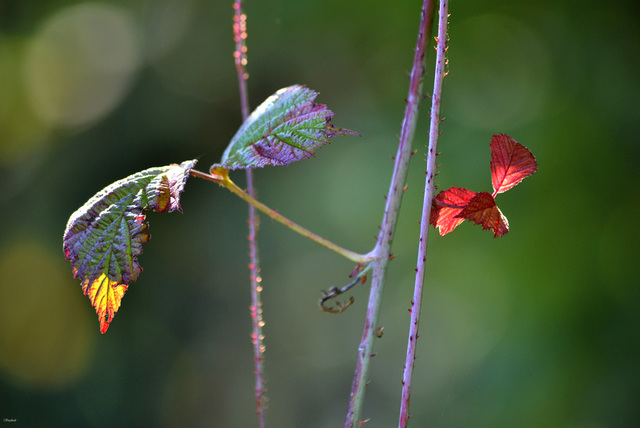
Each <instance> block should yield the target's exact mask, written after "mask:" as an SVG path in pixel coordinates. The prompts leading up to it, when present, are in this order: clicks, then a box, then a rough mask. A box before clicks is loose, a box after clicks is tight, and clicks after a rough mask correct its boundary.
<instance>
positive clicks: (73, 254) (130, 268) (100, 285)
mask: <svg viewBox="0 0 640 428" xmlns="http://www.w3.org/2000/svg"><path fill="white" fill-rule="evenodd" d="M195 163H196V161H195V160H191V161H185V162H183V163H181V164H180V165H176V164H172V165H168V166H163V167H156V168H150V169H147V170H144V171H141V172H138V173H136V174H134V175H130V176H129V177H127V178H124V179H122V180H119V181H116V182H115V183H113V184H111V185H110V186H108V187H106V188H104V189H103V190H101V191H100V192H98V193H97V194H96V195H95V196H94V197H92V198H91V199H90V200H89V201H87V203H85V204H84V205H83V206H82V207H81V208H80V209H78V210H77V211H76V212H75V213H73V214H72V215H71V217H70V218H69V222H68V223H67V229H66V230H65V233H64V242H63V250H64V255H65V258H66V259H67V260H69V261H70V262H71V267H72V268H73V276H74V278H80V280H81V285H82V291H83V292H84V294H86V295H87V296H89V299H90V300H91V303H92V305H93V306H94V307H95V309H96V313H97V314H98V319H99V320H100V331H101V332H102V333H104V332H106V331H107V329H108V328H109V323H110V322H111V320H112V319H113V316H114V314H115V312H117V310H118V308H119V307H120V301H121V300H122V297H123V296H124V292H125V291H126V290H127V288H128V286H129V282H131V281H135V280H136V279H137V278H138V275H140V272H142V268H141V267H140V265H139V264H138V260H137V257H138V256H139V255H140V254H142V244H143V243H145V242H147V241H149V237H150V236H149V234H148V233H147V229H148V228H149V225H148V223H147V222H146V221H145V215H144V213H143V211H144V210H149V209H151V210H153V211H166V212H170V211H175V210H179V211H182V209H181V208H180V194H181V193H182V191H183V190H184V185H185V182H186V180H187V178H188V177H189V172H190V171H191V169H192V168H193V166H194V165H195Z"/></svg>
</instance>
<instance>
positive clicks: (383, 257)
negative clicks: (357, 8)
mask: <svg viewBox="0 0 640 428" xmlns="http://www.w3.org/2000/svg"><path fill="white" fill-rule="evenodd" d="M433 10H434V7H433V1H432V0H424V1H423V4H422V11H421V17H420V28H419V32H418V41H417V43H416V49H415V55H414V59H413V67H412V70H411V79H410V82H409V95H408V97H407V106H406V109H405V114H404V120H403V122H402V131H401V133H400V141H399V144H398V153H397V155H396V157H395V166H394V170H393V175H392V177H391V184H390V187H389V193H388V195H387V204H386V207H385V212H384V218H383V220H382V225H381V226H380V233H379V234H378V240H377V243H376V247H375V249H374V251H373V253H374V254H375V256H376V259H377V260H376V262H374V263H373V275H372V279H371V291H370V293H369V303H368V305H367V314H366V318H365V323H364V328H363V331H362V338H361V340H360V346H359V347H358V362H357V365H356V371H355V374H354V378H353V385H352V387H351V397H350V400H349V408H348V411H347V417H346V420H345V424H344V426H345V428H353V427H355V426H358V425H359V423H360V413H361V411H362V405H363V402H364V394H365V386H366V384H367V378H368V376H369V362H370V361H371V357H372V356H373V345H374V342H375V339H376V337H377V336H376V329H377V323H378V317H379V313H380V306H381V302H382V289H383V285H384V282H385V279H386V270H387V263H388V261H389V259H390V258H391V241H392V239H393V235H394V232H395V227H396V223H397V221H398V212H399V209H400V203H401V201H402V194H403V192H404V183H405V182H406V178H407V172H408V169H409V159H410V158H411V148H412V142H413V137H414V134H415V129H416V123H417V119H418V107H419V104H420V100H421V98H422V82H423V77H424V72H425V57H426V46H427V40H428V38H429V36H430V34H431V27H432V21H433Z"/></svg>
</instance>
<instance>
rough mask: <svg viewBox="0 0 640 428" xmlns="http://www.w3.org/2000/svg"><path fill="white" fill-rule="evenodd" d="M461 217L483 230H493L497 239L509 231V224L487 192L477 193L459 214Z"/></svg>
mask: <svg viewBox="0 0 640 428" xmlns="http://www.w3.org/2000/svg"><path fill="white" fill-rule="evenodd" d="M459 215H460V216H461V217H464V218H465V219H467V220H469V221H472V222H474V223H475V224H479V225H481V226H482V228H483V229H484V230H488V229H491V230H493V237H494V238H497V237H499V236H502V235H504V234H505V233H507V232H508V231H509V222H508V221H507V218H506V217H505V216H504V215H503V214H502V212H501V211H500V209H499V208H498V207H497V206H496V201H495V199H493V196H491V195H490V194H489V193H488V192H478V193H476V195H475V196H474V197H473V198H471V200H470V201H469V203H468V204H467V206H466V207H465V208H464V209H463V210H462V212H461V213H460V214H459Z"/></svg>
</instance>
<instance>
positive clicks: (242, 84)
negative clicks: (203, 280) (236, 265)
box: [233, 0, 266, 428]
mask: <svg viewBox="0 0 640 428" xmlns="http://www.w3.org/2000/svg"><path fill="white" fill-rule="evenodd" d="M246 40H247V15H245V14H244V12H243V10H242V0H234V2H233V41H234V42H235V44H236V47H235V50H234V52H233V57H234V59H235V64H236V72H237V75H238V88H239V90H240V107H241V110H242V121H243V122H244V121H245V120H247V117H249V95H248V91H247V79H248V78H249V75H248V74H247V73H246V72H245V66H246V65H247V44H246ZM246 175H247V193H248V194H249V196H251V197H252V198H255V196H256V191H255V187H254V185H253V171H252V170H251V169H247V173H246ZM248 223H249V236H248V239H249V271H250V278H251V279H250V281H251V323H252V329H251V330H252V331H251V342H252V344H253V362H254V369H253V370H254V374H255V383H256V387H255V399H256V413H257V414H258V419H259V422H260V428H264V427H265V426H266V424H265V417H264V408H265V389H266V388H265V379H264V350H265V346H264V334H263V333H262V327H263V326H264V320H263V319H262V301H261V299H260V292H261V291H262V286H261V285H260V282H261V278H260V264H259V258H258V243H257V237H258V227H259V221H258V215H257V213H256V210H255V207H254V206H253V205H249V217H248Z"/></svg>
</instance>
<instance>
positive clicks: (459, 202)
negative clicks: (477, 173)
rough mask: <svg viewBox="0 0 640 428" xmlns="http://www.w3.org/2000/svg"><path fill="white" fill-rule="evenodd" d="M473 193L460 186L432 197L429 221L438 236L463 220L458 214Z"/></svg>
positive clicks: (449, 230) (444, 233)
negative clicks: (436, 230) (437, 232)
mask: <svg viewBox="0 0 640 428" xmlns="http://www.w3.org/2000/svg"><path fill="white" fill-rule="evenodd" d="M474 196H475V193H474V192H472V191H471V190H469V189H464V188H461V187H451V188H449V189H448V190H443V191H442V192H440V193H438V195H437V196H436V197H435V198H433V203H432V205H431V215H430V218H429V223H430V224H431V225H433V227H435V228H437V229H438V230H439V232H440V236H444V235H446V234H447V233H449V232H451V231H452V230H453V229H455V228H456V227H458V225H459V224H460V223H462V222H463V221H464V217H462V216H461V215H460V213H461V212H462V210H463V209H465V207H466V206H467V204H468V203H469V201H470V200H471V199H472V198H473V197H474Z"/></svg>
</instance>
